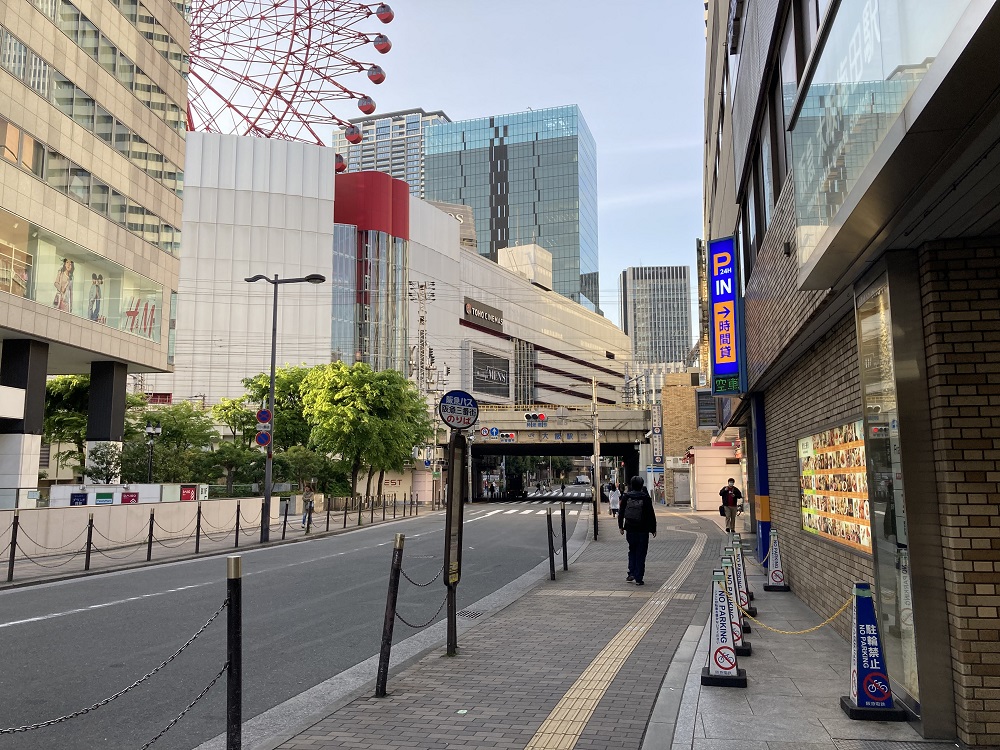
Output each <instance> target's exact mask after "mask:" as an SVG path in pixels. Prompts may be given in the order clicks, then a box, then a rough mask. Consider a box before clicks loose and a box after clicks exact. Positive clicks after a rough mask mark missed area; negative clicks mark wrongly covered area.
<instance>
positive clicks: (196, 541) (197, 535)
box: [194, 500, 264, 555]
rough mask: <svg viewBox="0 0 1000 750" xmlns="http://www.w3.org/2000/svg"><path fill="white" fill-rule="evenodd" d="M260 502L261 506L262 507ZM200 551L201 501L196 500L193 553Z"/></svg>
mask: <svg viewBox="0 0 1000 750" xmlns="http://www.w3.org/2000/svg"><path fill="white" fill-rule="evenodd" d="M263 507H264V506H263V504H261V508H263ZM199 552H201V501H200V500H199V501H198V515H197V516H196V518H195V524H194V553H195V554H196V555H197V554H198V553H199Z"/></svg>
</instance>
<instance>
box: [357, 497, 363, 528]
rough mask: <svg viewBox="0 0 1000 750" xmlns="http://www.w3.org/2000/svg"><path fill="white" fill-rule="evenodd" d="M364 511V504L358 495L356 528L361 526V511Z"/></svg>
mask: <svg viewBox="0 0 1000 750" xmlns="http://www.w3.org/2000/svg"><path fill="white" fill-rule="evenodd" d="M362 510H364V503H362V502H361V495H358V526H360V525H361V511H362Z"/></svg>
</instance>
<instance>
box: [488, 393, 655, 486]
mask: <svg viewBox="0 0 1000 750" xmlns="http://www.w3.org/2000/svg"><path fill="white" fill-rule="evenodd" d="M526 414H530V415H539V417H541V416H543V415H544V419H541V418H539V419H531V420H529V419H526V418H525V415H526ZM594 423H595V410H594V407H593V406H591V405H590V404H587V405H584V406H552V405H535V406H531V407H527V408H525V407H517V408H514V407H512V406H495V405H487V404H480V406H479V421H478V422H477V423H476V425H475V427H474V428H473V431H472V456H473V458H474V459H475V458H479V457H481V456H490V455H494V456H495V455H505V456H591V455H593V453H594V447H593V446H594ZM596 423H597V431H598V439H599V442H600V449H601V455H602V456H619V457H621V460H622V461H624V462H625V476H633V475H634V474H637V473H638V472H639V452H638V450H636V448H637V444H639V443H646V442H648V441H649V439H648V438H647V437H646V433H648V432H649V431H650V430H651V428H652V421H651V412H650V411H649V409H643V408H637V407H631V408H629V407H625V406H604V405H598V407H597V410H596Z"/></svg>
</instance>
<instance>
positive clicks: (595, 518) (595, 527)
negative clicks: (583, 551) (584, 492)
mask: <svg viewBox="0 0 1000 750" xmlns="http://www.w3.org/2000/svg"><path fill="white" fill-rule="evenodd" d="M600 510H601V508H600V506H599V505H598V504H597V500H596V499H595V500H594V541H595V542H596V541H597V521H598V518H597V517H598V515H599V511H600Z"/></svg>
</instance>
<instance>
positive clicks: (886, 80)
mask: <svg viewBox="0 0 1000 750" xmlns="http://www.w3.org/2000/svg"><path fill="white" fill-rule="evenodd" d="M813 2H815V0H809V2H808V3H807V5H812V4H813ZM969 2H970V0H933V1H931V0H920V1H919V2H918V1H917V0H842V2H841V3H840V4H839V6H838V7H837V8H836V14H835V15H834V17H833V20H832V21H827V23H828V24H829V25H830V28H829V32H828V34H827V37H826V39H825V41H824V43H823V48H822V49H821V50H820V51H819V52H820V56H819V59H818V60H817V63H816V65H815V68H814V71H813V73H812V77H811V80H810V81H809V84H808V88H807V90H806V92H805V97H804V99H803V102H802V106H801V109H800V111H799V114H798V118H797V120H796V121H795V124H794V126H793V129H792V151H793V154H794V170H793V173H794V179H795V216H796V223H797V236H796V246H797V248H798V251H799V257H798V261H799V264H800V265H805V264H806V263H808V262H809V260H810V258H811V257H812V254H813V251H814V250H815V249H816V247H817V246H818V245H819V243H820V240H821V239H822V237H823V235H824V234H825V233H826V229H827V227H828V226H830V224H831V223H832V222H833V219H834V218H835V217H836V215H837V212H838V211H839V209H840V207H841V206H842V205H843V204H844V202H845V200H846V199H847V196H848V194H849V193H850V192H851V189H852V188H853V187H854V185H855V184H856V183H857V180H858V178H859V177H860V176H861V173H862V172H863V171H864V169H865V167H866V166H867V165H868V163H869V162H870V161H871V158H872V156H873V155H874V153H875V150H876V149H877V148H878V146H879V144H880V143H881V142H882V139H883V138H884V137H885V134H886V133H887V132H888V130H889V128H890V126H891V125H892V123H894V122H895V121H896V118H897V117H898V116H899V114H900V112H902V110H903V107H904V106H905V105H906V102H907V101H908V100H909V98H910V95H911V94H912V93H913V91H914V89H916V87H917V85H918V84H919V83H920V81H921V80H923V78H924V76H925V75H926V73H927V71H928V69H929V68H930V66H931V65H932V64H933V62H934V59H935V57H937V55H938V53H939V52H940V50H941V47H942V46H943V45H944V43H945V41H946V40H947V38H948V36H949V35H950V34H951V32H952V30H953V29H954V28H955V25H956V24H957V23H958V20H959V18H960V17H961V15H962V13H963V12H964V11H965V9H966V8H967V7H968V5H969ZM810 12H812V11H810Z"/></svg>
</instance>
